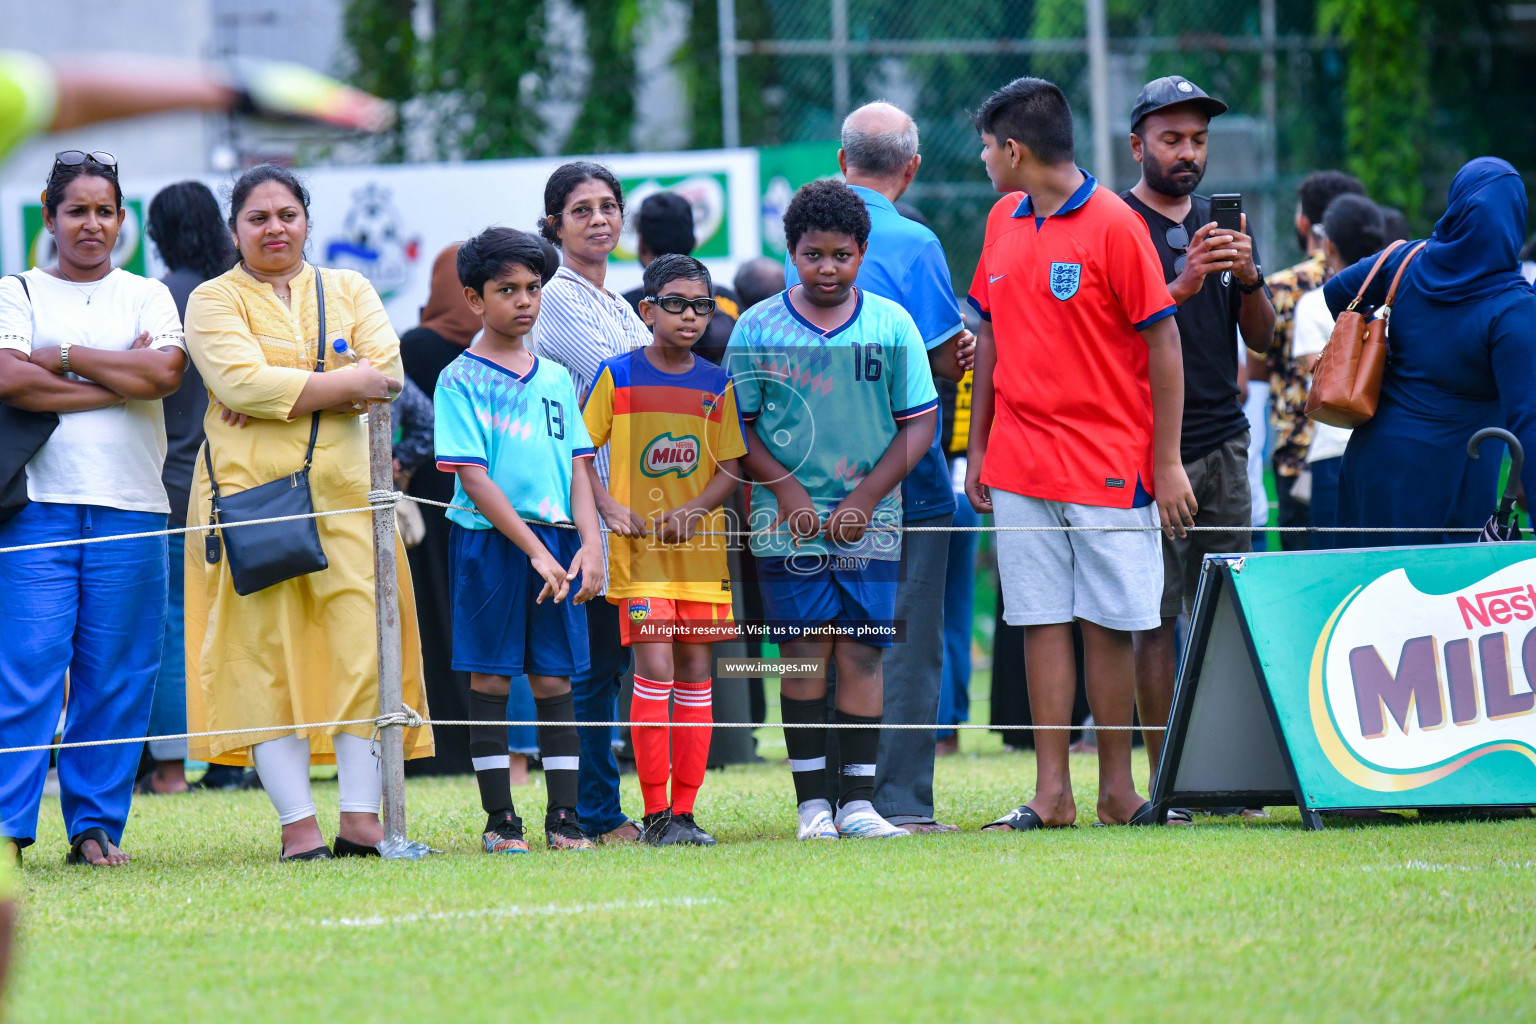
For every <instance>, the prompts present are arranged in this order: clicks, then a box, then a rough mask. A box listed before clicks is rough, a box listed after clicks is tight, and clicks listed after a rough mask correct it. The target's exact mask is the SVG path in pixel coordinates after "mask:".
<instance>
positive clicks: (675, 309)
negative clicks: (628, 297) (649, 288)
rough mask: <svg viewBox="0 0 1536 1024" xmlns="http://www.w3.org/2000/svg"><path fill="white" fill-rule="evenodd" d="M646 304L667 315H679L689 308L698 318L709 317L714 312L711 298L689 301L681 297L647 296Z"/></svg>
mask: <svg viewBox="0 0 1536 1024" xmlns="http://www.w3.org/2000/svg"><path fill="white" fill-rule="evenodd" d="M645 301H646V302H653V303H655V304H656V305H658V306H660V307H661V308H662V309H664V310H666V311H667V312H668V313H681V312H682V311H683V310H685V309H687V308H688V307H689V306H692V307H693V311H694V312H695V313H697V314H698V315H699V316H709V314H711V313H713V312H714V311H715V300H714V299H711V298H702V299H689V298H684V297H683V296H681V295H661V296H657V295H647V296H646V297H645Z"/></svg>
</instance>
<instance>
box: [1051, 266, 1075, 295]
mask: <svg viewBox="0 0 1536 1024" xmlns="http://www.w3.org/2000/svg"><path fill="white" fill-rule="evenodd" d="M1082 276H1083V265H1082V264H1081V263H1052V264H1051V294H1052V295H1054V296H1056V297H1057V298H1058V299H1060V300H1061V301H1062V302H1066V301H1067V300H1068V299H1070V298H1071V297H1072V296H1074V295H1076V294H1077V283H1078V281H1079V279H1081V278H1082Z"/></svg>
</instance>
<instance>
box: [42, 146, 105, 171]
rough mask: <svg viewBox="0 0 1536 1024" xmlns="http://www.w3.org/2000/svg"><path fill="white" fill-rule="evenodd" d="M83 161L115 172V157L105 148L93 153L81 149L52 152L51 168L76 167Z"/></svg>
mask: <svg viewBox="0 0 1536 1024" xmlns="http://www.w3.org/2000/svg"><path fill="white" fill-rule="evenodd" d="M83 163H93V164H95V165H96V166H97V167H100V168H102V169H103V170H107V171H111V172H112V173H113V174H116V173H117V157H115V156H113V155H112V154H111V153H108V152H106V151H105V150H101V149H98V150H96V151H95V152H94V153H87V152H86V151H85V150H83V149H66V150H64V151H62V152H59V153H55V154H53V169H54V170H55V171H57V170H58V169H59V168H60V167H78V166H80V165H81V164H83Z"/></svg>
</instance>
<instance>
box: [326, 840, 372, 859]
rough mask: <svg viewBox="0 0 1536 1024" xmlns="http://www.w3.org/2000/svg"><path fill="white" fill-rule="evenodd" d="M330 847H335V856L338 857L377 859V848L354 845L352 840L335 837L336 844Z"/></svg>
mask: <svg viewBox="0 0 1536 1024" xmlns="http://www.w3.org/2000/svg"><path fill="white" fill-rule="evenodd" d="M332 845H333V846H334V847H335V849H336V856H338V857H377V856H378V855H379V848H378V847H377V846H364V845H363V844H362V843H354V842H353V841H352V840H350V839H343V838H342V837H341V836H337V837H336V842H335V843H333V844H332Z"/></svg>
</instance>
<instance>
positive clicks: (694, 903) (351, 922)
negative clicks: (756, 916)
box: [315, 896, 724, 928]
mask: <svg viewBox="0 0 1536 1024" xmlns="http://www.w3.org/2000/svg"><path fill="white" fill-rule="evenodd" d="M722 902H724V901H723V900H717V899H715V898H714V897H713V896H681V897H676V898H671V899H659V900H608V901H606V902H604V903H545V904H542V905H539V906H531V907H530V906H518V905H513V906H510V907H487V908H486V909H484V910H437V911H423V912H422V913H418V914H392V915H390V916H388V917H385V916H383V915H379V914H376V915H374V916H372V917H338V918H329V917H327V918H323V919H321V920H320V921H318V922H315V923H317V924H318V925H319V926H320V927H321V928H381V927H384V926H386V925H397V924H419V923H421V922H423V921H473V920H476V919H479V918H487V917H573V916H576V915H580V914H592V913H601V912H602V911H605V910H654V909H657V908H659V907H682V908H685V909H686V908H689V907H701V906H708V905H710V904H715V903H722Z"/></svg>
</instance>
